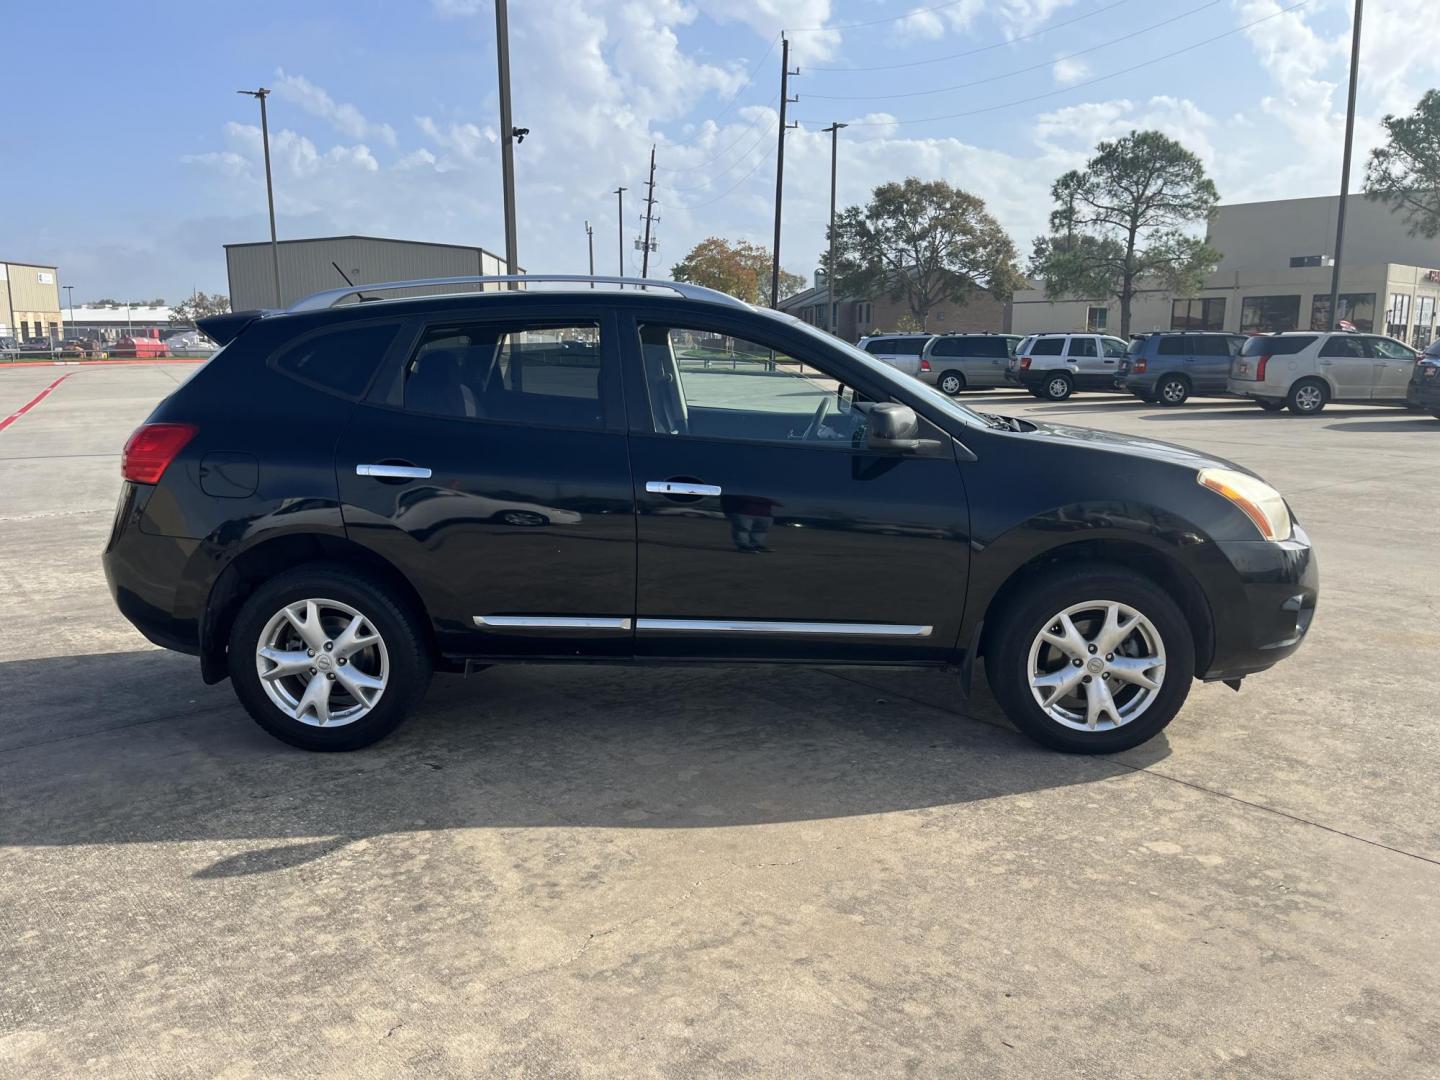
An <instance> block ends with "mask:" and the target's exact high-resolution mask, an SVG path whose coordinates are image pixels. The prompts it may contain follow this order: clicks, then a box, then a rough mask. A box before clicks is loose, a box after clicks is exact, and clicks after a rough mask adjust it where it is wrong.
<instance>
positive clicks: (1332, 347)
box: [1318, 334, 1375, 401]
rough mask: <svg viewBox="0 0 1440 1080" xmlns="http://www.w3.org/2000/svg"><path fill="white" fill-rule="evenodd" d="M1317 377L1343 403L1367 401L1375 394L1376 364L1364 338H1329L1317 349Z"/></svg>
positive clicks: (1347, 336)
mask: <svg viewBox="0 0 1440 1080" xmlns="http://www.w3.org/2000/svg"><path fill="white" fill-rule="evenodd" d="M1318 360H1319V363H1320V373H1321V374H1322V375H1325V376H1326V377H1327V378H1328V379H1329V380H1330V383H1331V385H1332V386H1334V387H1335V396H1336V397H1337V398H1339V399H1341V400H1342V401H1369V400H1370V397H1371V396H1372V394H1373V393H1374V383H1375V368H1374V365H1375V361H1374V360H1373V359H1372V358H1371V356H1370V349H1369V347H1368V345H1367V344H1366V341H1365V339H1364V338H1363V337H1360V336H1358V335H1355V334H1332V335H1331V336H1330V337H1329V339H1328V340H1326V341H1325V342H1324V343H1323V344H1322V345H1321V346H1320V355H1319V357H1318Z"/></svg>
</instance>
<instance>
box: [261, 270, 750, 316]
mask: <svg viewBox="0 0 1440 1080" xmlns="http://www.w3.org/2000/svg"><path fill="white" fill-rule="evenodd" d="M553 281H564V282H568V283H571V284H576V285H629V286H632V287H634V288H637V289H668V290H670V291H671V292H674V293H679V294H680V295H681V296H683V297H684V298H685V299H687V300H708V301H710V302H711V303H715V304H725V305H727V306H729V307H743V308H749V307H750V305H749V304H747V303H746V302H745V301H744V300H740V299H738V298H737V297H734V296H731V295H730V294H729V293H723V292H720V291H719V290H718V289H707V288H706V287H705V286H703V285H691V284H690V283H689V282H684V281H659V280H656V279H653V278H633V277H597V276H593V275H590V274H496V275H488V276H481V277H443V278H416V279H414V280H411V281H381V282H367V283H366V284H363V285H351V286H349V287H347V288H344V289H328V290H326V291H325V292H318V293H312V294H311V295H309V296H306V297H303V298H301V299H299V300H296V301H295V302H294V303H293V304H291V305H290V306H289V307H288V308H286V309H285V311H286V313H295V312H300V311H325V310H327V309H329V308H332V307H334V306H335V305H336V304H338V303H339V302H340V301H341V300H344V299H346V298H347V297H351V296H360V295H362V294H364V293H367V292H376V291H379V290H381V289H423V288H435V287H439V286H449V285H494V284H508V283H510V282H516V283H529V284H538V283H541V282H553ZM392 299H418V297H411V298H403V297H393V298H392Z"/></svg>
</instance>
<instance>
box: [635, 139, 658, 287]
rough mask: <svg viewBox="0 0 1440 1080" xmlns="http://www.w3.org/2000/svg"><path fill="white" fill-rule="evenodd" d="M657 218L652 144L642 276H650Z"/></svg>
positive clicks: (641, 267)
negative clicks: (653, 235) (652, 239)
mask: <svg viewBox="0 0 1440 1080" xmlns="http://www.w3.org/2000/svg"><path fill="white" fill-rule="evenodd" d="M659 220H660V219H659V218H657V217H656V216H655V144H654V143H651V144H650V179H649V180H647V181H646V182H645V248H644V254H642V255H641V256H640V276H641V277H642V278H648V277H649V276H650V225H651V223H652V222H655V221H659Z"/></svg>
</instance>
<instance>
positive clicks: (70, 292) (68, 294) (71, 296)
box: [60, 285, 80, 337]
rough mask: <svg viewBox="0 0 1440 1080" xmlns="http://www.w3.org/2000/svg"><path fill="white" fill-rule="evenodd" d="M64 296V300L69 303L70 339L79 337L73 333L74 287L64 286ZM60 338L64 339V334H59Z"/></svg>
mask: <svg viewBox="0 0 1440 1080" xmlns="http://www.w3.org/2000/svg"><path fill="white" fill-rule="evenodd" d="M65 296H66V298H67V299H68V300H69V303H70V336H71V337H79V336H80V335H79V334H77V333H76V332H75V286H74V285H66V286H65ZM60 336H61V337H64V336H65V335H64V334H61V335H60Z"/></svg>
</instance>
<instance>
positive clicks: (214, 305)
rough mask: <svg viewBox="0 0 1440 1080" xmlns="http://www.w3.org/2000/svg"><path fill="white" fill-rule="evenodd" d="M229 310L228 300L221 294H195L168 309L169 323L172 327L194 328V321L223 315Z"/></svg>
mask: <svg viewBox="0 0 1440 1080" xmlns="http://www.w3.org/2000/svg"><path fill="white" fill-rule="evenodd" d="M229 310H230V298H229V297H228V296H225V295H223V294H222V293H203V292H197V293H196V294H195V295H194V296H191V297H187V298H186V299H184V300H182V301H180V303H178V304H176V305H175V306H174V307H173V308H171V309H170V322H171V323H172V324H174V325H184V326H194V325H195V320H196V319H203V318H205V317H206V316H208V315H223V314H225V312H227V311H229Z"/></svg>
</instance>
